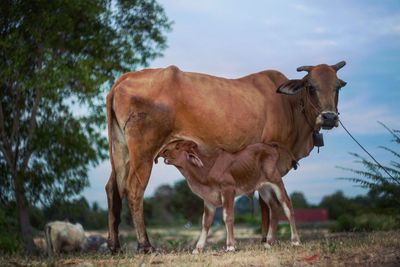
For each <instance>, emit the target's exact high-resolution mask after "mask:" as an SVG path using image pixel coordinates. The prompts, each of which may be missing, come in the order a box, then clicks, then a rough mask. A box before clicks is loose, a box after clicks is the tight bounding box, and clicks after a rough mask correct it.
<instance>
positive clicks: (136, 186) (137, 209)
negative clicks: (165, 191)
mask: <svg viewBox="0 0 400 267" xmlns="http://www.w3.org/2000/svg"><path fill="white" fill-rule="evenodd" d="M131 162H132V161H131ZM136 166H137V165H136ZM136 166H132V165H131V168H130V170H129V176H128V180H127V184H126V187H127V190H126V197H127V199H128V204H129V208H130V210H131V215H132V220H133V223H134V225H135V229H136V236H137V242H138V246H137V250H138V252H141V253H151V252H154V251H155V249H154V248H153V246H152V245H151V244H150V241H149V238H148V236H147V231H146V225H145V223H144V213H143V196H144V191H145V189H146V186H147V183H148V181H149V178H150V173H151V169H152V166H153V162H152V161H150V162H147V163H142V164H140V165H139V166H137V167H136Z"/></svg>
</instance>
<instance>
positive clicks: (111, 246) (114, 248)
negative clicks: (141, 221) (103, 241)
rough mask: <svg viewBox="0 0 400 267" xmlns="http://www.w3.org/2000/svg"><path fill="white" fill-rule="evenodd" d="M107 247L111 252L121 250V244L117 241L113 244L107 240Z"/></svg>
mask: <svg viewBox="0 0 400 267" xmlns="http://www.w3.org/2000/svg"><path fill="white" fill-rule="evenodd" d="M107 247H108V249H109V252H110V253H111V254H118V253H119V252H121V246H120V245H119V243H116V244H115V243H114V244H113V243H112V242H110V241H108V242H107Z"/></svg>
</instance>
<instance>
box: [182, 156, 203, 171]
mask: <svg viewBox="0 0 400 267" xmlns="http://www.w3.org/2000/svg"><path fill="white" fill-rule="evenodd" d="M186 157H187V159H188V160H189V162H191V163H192V164H193V165H195V166H197V167H199V168H201V167H203V166H204V164H203V162H202V161H201V159H200V158H199V157H198V156H197V155H196V154H193V153H187V155H186Z"/></svg>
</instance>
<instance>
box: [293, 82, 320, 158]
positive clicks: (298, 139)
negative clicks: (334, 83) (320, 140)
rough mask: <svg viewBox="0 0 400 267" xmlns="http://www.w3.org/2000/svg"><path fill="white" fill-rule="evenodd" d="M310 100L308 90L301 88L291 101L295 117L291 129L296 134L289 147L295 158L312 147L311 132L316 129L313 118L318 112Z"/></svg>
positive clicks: (304, 155) (304, 153)
mask: <svg viewBox="0 0 400 267" xmlns="http://www.w3.org/2000/svg"><path fill="white" fill-rule="evenodd" d="M310 101H311V100H310V98H309V96H308V91H307V90H303V91H302V92H301V93H300V94H299V95H298V96H297V97H296V98H295V99H294V101H292V103H291V104H292V110H293V113H294V118H295V119H294V120H293V124H294V125H293V130H294V132H295V133H296V135H295V138H294V139H293V140H292V143H291V146H290V149H291V151H292V153H293V155H294V157H295V158H296V160H300V159H302V158H304V157H306V156H307V155H309V154H310V152H311V150H312V149H313V148H314V141H313V133H314V131H315V130H316V128H315V120H316V118H317V116H318V114H317V112H316V111H315V110H314V108H313V107H312V105H311V104H310Z"/></svg>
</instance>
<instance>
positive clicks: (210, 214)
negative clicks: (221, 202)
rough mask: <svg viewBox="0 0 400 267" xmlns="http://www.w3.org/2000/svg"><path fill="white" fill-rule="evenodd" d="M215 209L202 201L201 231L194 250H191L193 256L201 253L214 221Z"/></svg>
mask: <svg viewBox="0 0 400 267" xmlns="http://www.w3.org/2000/svg"><path fill="white" fill-rule="evenodd" d="M214 214H215V207H213V206H212V205H210V204H208V203H207V202H205V201H204V212H203V219H202V229H201V233H200V237H199V241H197V244H196V248H195V249H194V250H193V252H192V253H193V254H198V253H200V252H202V251H203V249H204V246H205V244H206V241H207V236H208V231H209V230H210V227H211V224H212V222H213V220H214Z"/></svg>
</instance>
